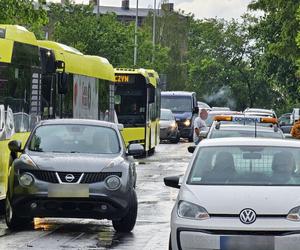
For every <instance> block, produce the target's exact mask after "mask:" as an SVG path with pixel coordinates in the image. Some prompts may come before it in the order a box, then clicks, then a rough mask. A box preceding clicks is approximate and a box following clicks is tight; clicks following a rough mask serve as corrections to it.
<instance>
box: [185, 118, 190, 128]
mask: <svg viewBox="0 0 300 250" xmlns="http://www.w3.org/2000/svg"><path fill="white" fill-rule="evenodd" d="M183 124H184V126H186V127H188V126H190V125H191V120H189V119H187V120H185V121H184V123H183Z"/></svg>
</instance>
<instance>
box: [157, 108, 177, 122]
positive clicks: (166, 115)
mask: <svg viewBox="0 0 300 250" xmlns="http://www.w3.org/2000/svg"><path fill="white" fill-rule="evenodd" d="M160 119H161V120H162V121H171V120H174V119H175V118H174V116H173V114H172V112H171V111H170V110H164V109H162V110H161V113H160Z"/></svg>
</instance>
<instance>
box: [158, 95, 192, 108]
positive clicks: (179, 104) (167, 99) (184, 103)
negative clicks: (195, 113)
mask: <svg viewBox="0 0 300 250" xmlns="http://www.w3.org/2000/svg"><path fill="white" fill-rule="evenodd" d="M161 107H162V108H164V109H170V110H171V111H172V112H192V97H191V96H163V95H162V96H161Z"/></svg>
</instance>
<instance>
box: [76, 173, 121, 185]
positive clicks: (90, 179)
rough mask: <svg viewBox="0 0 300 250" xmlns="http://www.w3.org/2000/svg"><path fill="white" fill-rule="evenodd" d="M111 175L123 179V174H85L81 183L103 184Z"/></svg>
mask: <svg viewBox="0 0 300 250" xmlns="http://www.w3.org/2000/svg"><path fill="white" fill-rule="evenodd" d="M110 175H116V176H119V177H122V172H100V173H85V174H84V176H83V178H82V180H81V183H95V182H101V181H104V180H105V179H106V178H107V177H108V176H110Z"/></svg>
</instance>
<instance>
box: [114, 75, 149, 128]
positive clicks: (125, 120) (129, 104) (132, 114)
mask: <svg viewBox="0 0 300 250" xmlns="http://www.w3.org/2000/svg"><path fill="white" fill-rule="evenodd" d="M141 81H145V79H142V77H138V76H137V77H136V80H135V82H134V83H128V84H116V91H115V110H116V113H117V116H118V121H119V122H120V123H122V124H123V125H124V126H125V127H139V126H143V125H144V124H145V123H146V98H145V93H147V92H146V86H145V84H143V83H141Z"/></svg>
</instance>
